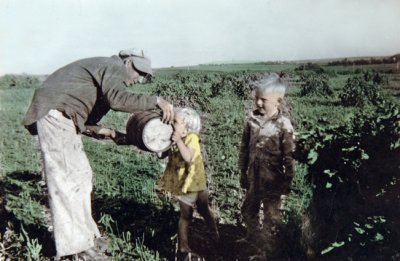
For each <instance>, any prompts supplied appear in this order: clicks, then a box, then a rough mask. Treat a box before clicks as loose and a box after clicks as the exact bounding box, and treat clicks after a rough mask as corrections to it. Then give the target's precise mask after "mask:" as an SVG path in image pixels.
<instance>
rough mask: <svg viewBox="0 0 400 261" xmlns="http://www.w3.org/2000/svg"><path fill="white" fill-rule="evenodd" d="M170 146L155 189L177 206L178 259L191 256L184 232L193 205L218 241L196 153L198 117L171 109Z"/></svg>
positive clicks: (186, 110) (188, 222) (202, 166)
mask: <svg viewBox="0 0 400 261" xmlns="http://www.w3.org/2000/svg"><path fill="white" fill-rule="evenodd" d="M173 128H174V132H173V134H172V140H173V142H174V145H173V146H172V148H171V149H170V150H169V151H168V163H167V166H166V169H165V171H164V175H163V176H162V177H161V179H160V180H159V181H158V184H157V185H158V187H159V188H161V189H162V190H164V191H167V192H170V193H171V194H172V195H174V196H175V197H176V198H177V199H178V201H179V206H180V211H181V215H180V219H179V227H178V239H179V241H178V256H183V257H186V256H191V255H192V250H191V249H190V247H189V241H188V230H189V224H190V223H191V220H192V216H193V208H194V207H195V206H196V209H197V211H198V212H199V214H200V215H201V216H202V217H203V218H204V220H205V222H206V224H207V226H208V227H209V228H210V229H211V230H212V232H213V233H214V236H215V239H216V240H218V239H219V233H218V229H217V225H216V222H215V219H214V215H213V213H212V211H211V208H210V207H209V202H208V196H209V194H208V190H207V184H206V175H205V171H204V163H203V159H202V156H201V151H200V139H199V132H200V129H201V121H200V116H199V114H198V113H197V112H196V111H195V110H193V109H191V108H175V117H174V122H173Z"/></svg>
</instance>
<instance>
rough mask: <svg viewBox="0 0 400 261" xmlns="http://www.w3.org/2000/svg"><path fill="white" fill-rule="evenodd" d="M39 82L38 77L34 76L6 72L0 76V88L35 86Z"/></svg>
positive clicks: (37, 85)
mask: <svg viewBox="0 0 400 261" xmlns="http://www.w3.org/2000/svg"><path fill="white" fill-rule="evenodd" d="M40 83H41V82H40V80H39V78H38V77H35V76H30V75H27V74H22V75H12V74H6V75H4V76H3V77H1V78H0V89H10V88H37V87H39V85H40Z"/></svg>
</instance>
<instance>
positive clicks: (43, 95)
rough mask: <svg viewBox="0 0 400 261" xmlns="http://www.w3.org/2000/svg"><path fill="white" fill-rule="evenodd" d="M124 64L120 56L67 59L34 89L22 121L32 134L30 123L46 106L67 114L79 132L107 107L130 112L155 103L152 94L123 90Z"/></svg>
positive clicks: (43, 113) (97, 120)
mask: <svg viewBox="0 0 400 261" xmlns="http://www.w3.org/2000/svg"><path fill="white" fill-rule="evenodd" d="M127 77H128V74H127V70H126V67H125V65H124V63H123V61H122V59H121V58H119V57H118V56H112V57H94V58H87V59H82V60H78V61H76V62H73V63H70V64H68V65H66V66H64V67H62V68H60V69H59V70H57V71H56V72H54V73H53V74H51V75H50V76H49V77H48V78H47V79H46V80H45V81H44V82H43V85H42V86H41V87H40V88H38V89H37V90H36V91H35V94H34V96H33V99H32V103H31V105H30V107H29V109H28V111H27V113H26V115H25V119H24V120H23V125H25V126H26V127H27V128H28V129H29V130H30V132H31V133H32V134H36V131H35V128H34V125H35V122H36V121H37V120H39V119H40V118H42V117H43V116H45V115H46V114H47V113H48V111H49V110H51V109H56V110H59V111H61V112H63V113H64V115H65V116H66V117H69V118H71V119H72V120H73V121H74V123H75V125H76V127H77V130H78V131H79V132H83V131H85V129H86V127H85V125H93V124H96V123H97V122H99V121H100V119H101V118H102V117H103V116H104V115H105V114H106V113H107V112H108V111H109V110H110V109H112V110H116V111H124V112H134V111H137V110H149V109H153V108H155V107H156V103H157V97H156V96H144V95H136V94H133V93H130V92H129V91H128V90H127V88H126V87H127V85H126V82H125V81H126V79H127Z"/></svg>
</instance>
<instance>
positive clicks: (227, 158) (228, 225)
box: [0, 63, 400, 260]
mask: <svg viewBox="0 0 400 261" xmlns="http://www.w3.org/2000/svg"><path fill="white" fill-rule="evenodd" d="M296 67H297V65H295V64H263V63H259V64H251V65H235V64H232V65H207V66H206V65H202V66H198V67H188V68H168V69H162V70H158V71H157V78H156V81H155V82H153V83H151V84H146V85H138V86H135V87H134V88H132V90H134V91H135V92H136V93H142V94H150V93H153V92H154V91H155V90H156V89H157V83H158V82H159V81H163V80H169V79H172V78H173V76H174V75H175V74H177V73H181V72H182V71H183V72H184V73H187V72H188V71H189V73H193V72H194V73H200V74H214V73H227V72H232V71H235V72H242V71H251V72H271V71H274V72H281V71H285V72H288V73H293V72H294V69H295V68H296ZM324 68H325V69H326V70H328V71H329V70H331V71H335V73H337V75H336V76H334V77H331V78H330V85H331V86H332V87H333V89H334V90H335V91H339V90H341V89H342V88H343V86H344V83H345V82H346V80H347V78H348V77H350V76H351V74H352V73H354V72H355V70H357V69H358V68H362V69H368V68H370V67H368V66H367V67H324ZM373 68H375V69H377V68H380V67H376V66H375V67H373ZM384 69H385V70H388V68H386V67H385V68H384ZM389 69H393V68H391V67H390V68H389ZM345 72H346V73H345ZM398 75H399V74H395V75H390V84H389V86H387V90H388V91H389V92H390V93H391V95H392V96H394V97H398V94H399V93H400V87H399V86H400V84H399V82H400V81H399V78H398ZM207 86H209V85H207ZM33 91H34V90H33V89H32V88H29V87H26V86H25V87H23V88H1V89H0V122H1V125H0V142H1V143H0V164H1V165H0V166H1V168H0V192H1V194H0V203H1V204H0V205H1V208H0V219H1V220H2V222H1V223H0V224H1V230H0V242H2V245H1V244H0V250H1V251H0V260H1V259H2V258H3V257H4V258H5V257H12V259H13V258H14V259H15V258H21V259H29V258H31V259H34V260H35V259H36V260H39V259H40V260H49V259H50V257H51V256H52V255H54V246H52V240H51V233H50V232H48V231H47V225H46V219H45V217H46V212H43V206H44V205H45V204H46V197H44V196H43V194H42V192H41V190H42V186H41V183H40V181H41V173H40V169H41V167H40V156H39V151H38V149H37V146H36V144H37V141H36V140H35V138H34V137H32V136H30V135H29V134H28V132H27V131H26V130H25V129H24V128H23V126H22V125H21V121H22V119H23V117H24V114H25V112H26V110H27V108H28V106H29V103H30V99H31V97H32V95H33ZM298 94H299V87H298V86H297V87H293V88H292V89H291V90H290V92H289V94H288V99H289V104H291V107H293V111H292V114H293V119H294V122H295V124H296V129H297V130H298V132H302V131H307V130H306V129H305V128H306V125H304V122H303V121H302V119H304V118H307V119H310V120H313V121H317V120H318V119H323V118H325V119H327V120H325V122H324V123H323V124H325V125H327V126H329V125H332V126H334V125H340V124H341V123H343V122H347V121H349V120H350V119H351V118H352V117H353V116H354V109H353V108H349V107H343V106H341V105H340V104H339V98H338V96H337V95H336V94H335V95H333V96H331V97H299V95H298ZM397 102H398V99H397ZM249 104H251V102H250V101H243V100H242V99H238V98H237V97H236V98H235V97H234V96H216V97H211V98H210V99H209V100H208V103H207V105H208V109H209V111H210V112H207V113H204V130H203V133H202V137H203V139H202V142H203V143H202V145H203V150H204V151H205V161H206V167H207V170H208V174H209V176H210V190H211V192H212V202H213V208H214V211H215V212H216V213H217V214H218V217H219V222H220V224H219V228H220V230H221V234H222V245H221V246H220V248H219V249H218V250H215V251H210V250H212V249H214V246H213V245H212V244H211V241H210V240H209V237H208V234H207V229H206V227H205V225H204V224H203V222H202V221H201V220H200V219H198V218H196V219H195V221H194V224H195V225H194V226H192V231H193V233H191V237H190V241H191V243H192V245H193V248H194V250H195V251H197V252H199V253H201V254H202V255H203V256H206V257H208V259H209V260H213V259H219V260H221V259H222V260H234V259H235V258H238V259H243V260H245V259H246V258H247V257H248V256H249V255H251V254H252V253H251V249H250V248H247V247H242V246H238V245H237V244H235V240H236V239H238V238H240V237H241V236H243V235H244V228H243V226H242V225H241V220H240V212H239V207H240V202H241V199H242V196H243V194H242V191H240V189H238V170H237V164H236V162H237V145H238V142H239V140H240V134H241V124H242V120H243V116H244V113H243V110H244V108H245V107H249ZM399 104H400V103H399ZM250 106H251V105H250ZM128 117H129V115H127V114H125V113H120V112H110V113H109V114H108V115H107V116H106V117H105V118H104V120H103V121H102V123H103V124H104V125H106V126H109V127H113V128H116V129H119V130H124V128H125V124H126V122H127V119H128ZM300 134H301V133H300ZM216 141H217V142H216ZM84 145H85V150H86V152H87V155H88V157H89V160H90V162H91V166H92V168H93V171H94V172H95V174H96V181H95V182H96V183H95V184H96V186H95V192H94V204H93V209H94V217H95V220H96V221H97V222H98V224H99V226H100V227H101V230H102V232H103V233H105V234H107V235H108V236H109V237H110V240H111V244H110V254H111V255H112V256H113V258H114V259H115V260H132V259H133V260H165V259H167V260H171V259H172V258H173V256H174V250H175V244H176V242H177V235H176V233H177V221H178V218H179V212H178V209H177V208H176V205H174V204H171V203H170V202H169V201H168V200H166V199H165V198H159V197H158V196H157V195H156V193H155V191H154V182H155V181H156V179H157V178H158V177H159V176H160V175H161V165H160V163H161V162H160V161H159V160H158V159H157V158H156V157H155V156H154V155H152V154H149V153H142V152H139V151H138V150H136V149H134V148H132V147H130V146H116V145H114V144H112V143H110V142H99V141H96V140H93V139H90V138H87V137H84ZM221 146H223V149H221ZM393 160H396V159H395V158H393ZM307 171H308V170H307V166H306V165H299V168H298V175H297V178H296V181H295V190H296V191H297V192H296V193H294V194H293V195H292V198H291V200H290V203H291V204H292V209H293V210H298V211H299V212H298V213H297V216H298V217H305V216H304V211H305V209H306V207H307V206H308V205H309V204H310V200H311V199H312V198H313V195H312V190H311V187H310V182H309V181H307V177H306V176H307V174H308V172H307ZM381 171H382V170H381ZM391 171H394V170H391ZM379 173H381V172H379ZM381 174H382V175H383V172H382V173H381ZM396 184H399V183H396ZM382 186H383V185H382ZM387 191H388V194H393V196H392V197H391V198H392V199H391V200H390V202H393V200H395V199H396V197H397V196H398V193H396V192H395V191H394V190H393V187H390V189H387ZM374 193H375V191H374ZM377 193H379V192H376V194H377ZM369 195H372V192H371V194H369ZM374 200H375V199H374ZM370 201H371V202H372V201H373V199H370ZM376 204H379V202H378V203H374V205H376ZM385 206H388V204H386V205H385ZM382 211H383V210H382ZM376 213H379V212H376ZM393 213H394V212H393ZM292 216H294V214H292ZM375 216H378V214H376V215H375ZM387 216H388V218H390V220H391V222H392V220H394V216H393V215H387ZM289 219H290V216H289ZM291 224H292V223H290V222H289V225H291ZM302 224H305V223H304V222H303V223H302ZM398 227H399V226H398V224H397V223H392V224H391V230H390V231H393V230H395V229H396V228H398ZM290 232H291V233H293V234H292V236H291V237H290V238H289V242H290V243H293V244H292V245H291V246H286V247H287V249H291V247H292V250H290V251H292V252H293V253H292V255H295V254H296V253H302V252H301V251H302V250H299V249H293V247H294V248H296V247H299V243H298V242H291V241H290V240H293V241H295V240H297V239H299V238H300V235H299V233H300V232H299V231H297V230H296V229H294V228H293V229H291V230H290ZM394 238H396V237H394ZM323 247H324V248H325V249H326V247H328V246H323ZM324 248H319V249H316V250H317V251H318V252H321V251H322V250H324ZM337 248H339V247H337ZM296 251H297V252H296ZM332 252H334V251H332ZM345 254H347V252H346V253H345ZM345 254H343V255H345ZM387 256H390V255H389V254H388V255H387ZM392 256H393V255H392ZM334 257H335V256H334V255H333V258H334ZM302 258H304V257H301V256H298V257H297V259H295V260H300V259H302ZM278 260H279V259H278ZM281 260H282V259H281ZM292 260H293V259H292ZM321 260H323V259H321ZM332 260H335V259H332ZM354 260H356V259H354Z"/></svg>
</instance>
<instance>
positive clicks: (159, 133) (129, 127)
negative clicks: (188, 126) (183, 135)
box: [126, 111, 173, 152]
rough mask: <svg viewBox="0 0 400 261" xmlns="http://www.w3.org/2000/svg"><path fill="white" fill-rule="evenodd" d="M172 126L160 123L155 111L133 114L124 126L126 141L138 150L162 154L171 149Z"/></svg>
mask: <svg viewBox="0 0 400 261" xmlns="http://www.w3.org/2000/svg"><path fill="white" fill-rule="evenodd" d="M172 132H173V129H172V126H171V125H169V124H165V123H163V122H162V121H161V114H160V113H159V112H156V111H140V112H135V113H134V114H133V115H132V116H131V117H130V118H129V120H128V123H127V124H126V134H127V140H128V142H129V143H130V144H133V145H135V146H137V147H138V148H140V149H142V150H145V151H151V152H163V151H166V150H167V149H169V148H170V147H171V144H172V141H171V136H172Z"/></svg>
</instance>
